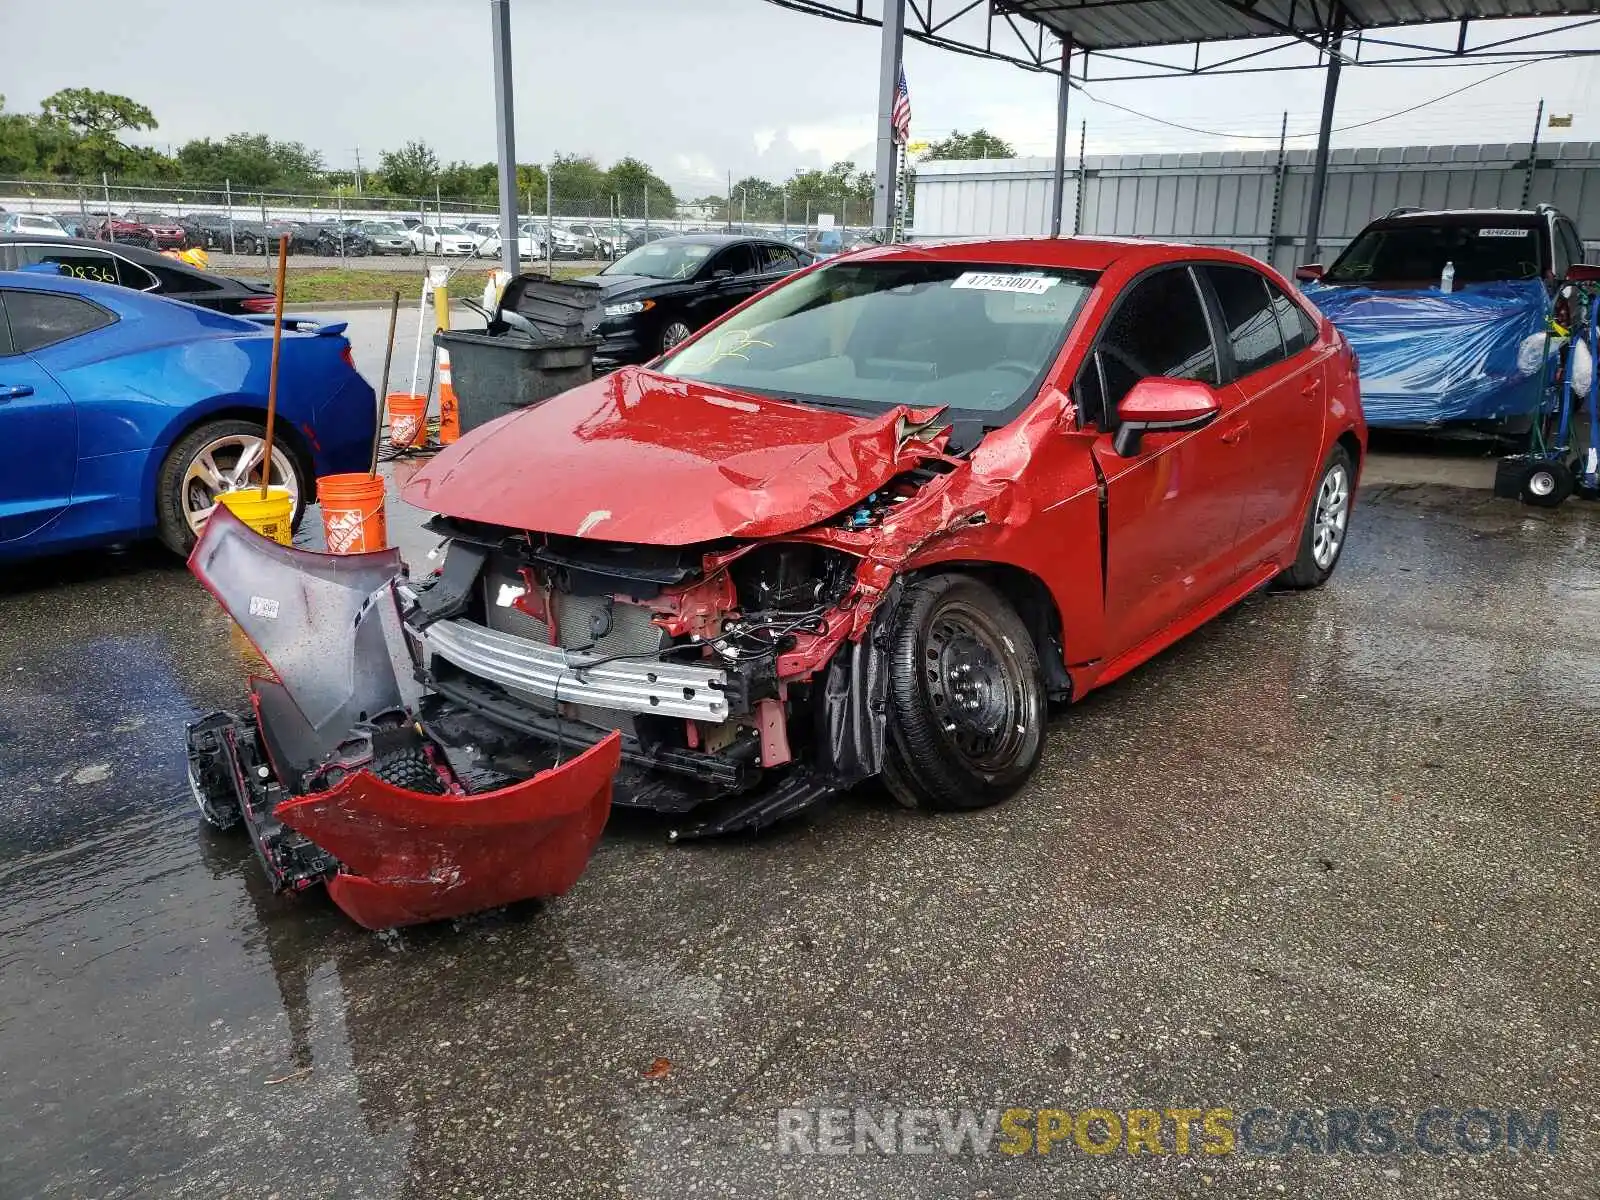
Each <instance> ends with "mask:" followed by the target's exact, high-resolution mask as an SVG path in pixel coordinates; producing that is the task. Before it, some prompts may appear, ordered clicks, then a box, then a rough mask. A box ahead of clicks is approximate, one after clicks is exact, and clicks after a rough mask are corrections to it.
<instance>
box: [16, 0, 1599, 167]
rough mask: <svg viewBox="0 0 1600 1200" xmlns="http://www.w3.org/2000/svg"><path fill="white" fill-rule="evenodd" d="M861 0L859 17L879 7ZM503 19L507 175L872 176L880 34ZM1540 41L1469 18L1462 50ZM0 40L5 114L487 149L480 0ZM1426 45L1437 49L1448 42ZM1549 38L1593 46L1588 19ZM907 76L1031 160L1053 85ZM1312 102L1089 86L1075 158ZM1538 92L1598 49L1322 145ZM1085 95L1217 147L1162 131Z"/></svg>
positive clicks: (1587, 121) (632, 15)
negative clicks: (67, 97)
mask: <svg viewBox="0 0 1600 1200" xmlns="http://www.w3.org/2000/svg"><path fill="white" fill-rule="evenodd" d="M868 2H869V7H870V8H872V9H876V7H877V4H878V3H879V0H868ZM938 5H939V8H940V10H941V11H942V10H945V9H949V8H952V7H953V6H954V0H938ZM511 22H512V38H513V41H514V43H515V54H516V60H515V70H516V127H517V151H518V157H519V158H521V159H522V160H524V161H531V160H544V159H547V158H548V157H549V155H550V154H551V153H552V152H554V151H558V150H559V151H567V152H580V153H588V154H593V155H595V156H596V157H597V158H599V159H600V160H601V162H602V164H608V163H610V162H611V161H613V160H615V159H616V158H619V157H621V156H623V155H628V154H631V155H636V156H637V157H639V158H642V159H644V160H645V161H646V162H649V163H650V164H651V165H653V166H654V167H655V168H656V170H657V171H658V173H659V174H661V175H662V176H663V177H665V178H666V180H667V181H668V182H669V183H671V184H672V185H673V186H674V188H675V189H677V190H679V191H680V192H682V193H688V194H695V195H698V194H701V193H703V192H709V191H717V190H720V187H721V181H723V180H725V178H726V174H727V172H728V171H730V170H731V171H732V172H733V173H734V175H735V177H738V176H741V175H745V174H750V173H756V174H764V175H767V176H769V177H773V178H779V177H783V176H786V175H787V174H788V173H789V172H790V171H791V170H793V169H794V168H797V167H801V168H804V167H812V166H820V165H826V164H827V163H829V162H832V161H835V160H837V159H841V158H852V159H854V160H855V161H856V162H857V164H858V165H859V166H861V167H865V168H870V166H871V159H872V150H871V146H872V139H873V114H874V112H875V106H876V75H877V61H878V46H879V42H878V31H877V30H876V29H873V28H863V27H858V26H849V25H841V24H838V23H835V22H831V21H825V20H820V19H818V18H815V17H808V16H803V15H800V14H797V13H793V12H789V11H786V10H784V9H780V8H777V7H775V6H773V5H771V4H767V3H764V2H763V0H513V3H512V15H511ZM1543 24H1544V25H1548V24H1549V23H1548V22H1546V23H1543ZM1539 27H1542V26H1541V25H1540V24H1538V23H1527V22H1516V23H1512V22H1497V23H1496V22H1486V23H1483V24H1482V25H1480V26H1478V27H1477V28H1478V30H1479V32H1477V33H1476V34H1475V38H1477V39H1479V40H1489V39H1491V38H1497V37H1501V36H1506V37H1509V36H1513V35H1515V34H1517V33H1521V32H1527V31H1528V30H1529V29H1532V28H1539ZM0 29H4V31H5V39H4V40H5V46H6V55H5V59H6V66H5V71H4V73H3V76H0V89H3V90H4V94H5V97H6V106H7V108H8V109H12V110H17V109H23V110H28V109H33V108H36V107H37V105H38V102H39V101H40V100H41V99H42V98H43V97H45V96H47V95H49V94H50V93H51V92H53V91H55V90H57V89H59V88H63V87H74V86H82V87H92V88H100V89H104V90H107V91H113V92H120V93H123V94H126V95H129V96H132V97H134V98H135V99H137V100H139V101H142V102H143V103H145V104H147V105H149V106H150V108H151V109H153V110H154V112H155V115H156V118H157V119H158V120H159V121H160V123H161V125H160V129H159V130H157V131H156V132H155V133H154V134H151V135H149V138H148V140H150V141H152V142H153V143H155V144H157V145H160V146H167V145H171V146H174V147H175V146H177V145H179V144H181V143H182V142H184V141H186V140H188V139H190V138H194V137H205V136H212V137H218V136H222V135H224V134H227V133H231V132H235V131H240V130H243V131H250V132H263V133H268V134H271V135H272V136H274V137H278V138H287V139H292V140H296V141H301V142H305V143H306V144H307V145H309V146H312V147H314V148H316V149H318V150H320V151H322V153H323V156H324V158H325V159H326V161H327V163H328V164H329V165H330V166H335V167H349V166H350V165H352V164H353V163H354V160H355V152H356V149H357V148H358V147H359V149H360V151H361V155H362V162H363V164H364V165H366V166H371V165H373V164H374V163H375V162H376V160H377V156H378V151H379V150H381V149H383V148H385V147H393V146H396V145H398V144H400V143H401V142H404V141H405V140H406V139H408V138H422V139H423V140H425V141H427V142H428V143H430V144H431V145H432V146H433V147H434V148H435V149H436V150H437V151H438V153H439V154H440V156H441V157H442V158H444V159H446V160H449V159H456V158H460V159H467V160H470V161H486V160H488V159H491V158H492V157H493V156H494V108H493V83H492V77H491V68H490V58H489V3H488V0H301V2H299V3H276V4H263V3H232V2H227V0H43V2H40V0H0ZM101 31H103V36H102V35H101ZM1399 36H1402V37H1410V38H1413V39H1416V38H1420V37H1421V36H1422V35H1421V34H1420V33H1419V32H1418V31H1410V32H1409V33H1406V34H1401V35H1399ZM1433 39H1434V40H1435V41H1439V40H1449V41H1451V42H1453V40H1454V32H1453V30H1450V31H1436V32H1435V33H1434V35H1433ZM1564 44H1565V45H1567V46H1585V45H1587V46H1595V45H1600V26H1591V27H1590V28H1588V29H1586V30H1583V31H1582V32H1580V33H1578V34H1573V35H1568V36H1567V38H1566V41H1565V43H1564ZM1232 50H1233V48H1232V47H1225V48H1222V50H1221V51H1219V50H1213V51H1209V52H1208V53H1211V54H1213V55H1217V56H1220V54H1221V52H1222V51H1228V52H1232ZM1097 69H1098V68H1097ZM1501 69H1504V68H1492V67H1454V68H1449V69H1432V70H1409V71H1407V70H1397V69H1374V68H1362V69H1356V70H1348V71H1346V72H1345V75H1344V85H1343V88H1342V90H1341V93H1340V101H1339V107H1338V119H1337V121H1336V124H1338V125H1344V124H1353V123H1357V122H1363V121H1369V120H1372V119H1373V118H1376V117H1381V116H1385V115H1386V114H1389V113H1393V112H1395V111H1397V110H1400V109H1403V108H1406V107H1408V106H1411V105H1415V104H1418V103H1420V102H1422V101H1425V100H1428V99H1430V98H1432V97H1435V96H1438V95H1440V94H1442V93H1444V92H1447V91H1450V90H1451V89H1454V88H1458V87H1461V86H1462V85H1464V84H1468V83H1471V82H1473V81H1474V80H1479V79H1484V78H1485V77H1486V76H1489V75H1491V74H1493V73H1494V71H1496V70H1501ZM906 74H907V77H908V80H909V83H910V87H911V92H912V102H913V126H914V128H913V137H915V138H919V139H920V138H937V137H941V136H943V135H944V134H946V133H947V132H948V131H949V130H951V129H953V128H961V129H971V128H974V127H976V126H980V125H981V126H986V127H987V128H989V129H990V130H992V131H993V132H996V133H998V134H1000V135H1001V136H1003V137H1005V138H1007V139H1008V140H1010V141H1011V142H1013V143H1014V144H1016V145H1017V146H1018V147H1019V148H1020V149H1021V150H1022V151H1023V152H1025V153H1032V154H1048V153H1050V149H1051V141H1052V137H1053V134H1052V130H1053V124H1054V105H1055V91H1054V81H1053V79H1051V78H1049V77H1046V76H1041V75H1035V74H1030V73H1028V72H1024V71H1020V70H1017V69H1016V68H1014V67H1010V66H1006V65H1003V64H998V63H992V62H985V61H981V60H978V59H973V58H969V57H965V56H961V55H956V54H951V53H948V52H944V51H940V50H936V49H932V48H929V47H926V46H922V45H919V44H916V43H914V42H908V43H907V47H906ZM1321 89H1322V79H1321V75H1320V73H1318V72H1316V71H1299V72H1292V73H1282V74H1272V75H1264V76H1255V77H1239V76H1235V77H1230V78H1222V79H1213V80H1205V81H1200V80H1176V81H1166V82H1161V83H1151V82H1142V83H1136V82H1124V83H1109V82H1108V83H1103V84H1094V83H1091V84H1090V86H1089V89H1088V94H1087V95H1085V94H1082V93H1075V94H1074V96H1073V99H1072V105H1073V107H1072V124H1073V131H1074V132H1073V138H1072V145H1073V149H1074V150H1075V149H1076V142H1077V125H1078V121H1079V120H1080V119H1082V120H1086V121H1087V122H1088V127H1089V129H1088V137H1089V147H1090V151H1091V153H1093V152H1112V151H1117V150H1125V151H1138V150H1152V149H1185V150H1201V149H1208V150H1209V149H1219V148H1223V147H1226V146H1228V145H1230V144H1231V145H1257V146H1270V145H1272V143H1273V142H1275V140H1276V135H1277V131H1278V126H1279V121H1280V118H1281V114H1282V113H1283V112H1284V111H1285V110H1287V111H1288V113H1289V128H1290V132H1291V134H1302V135H1309V134H1310V133H1311V132H1312V131H1313V130H1314V129H1315V126H1316V118H1317V109H1318V106H1319V104H1320V99H1321ZM1541 97H1543V98H1544V99H1545V101H1546V103H1547V108H1548V109H1550V110H1552V111H1555V112H1558V113H1567V112H1571V113H1573V114H1574V121H1573V127H1572V128H1571V129H1570V130H1558V131H1550V130H1546V131H1545V134H1544V136H1545V137H1562V138H1572V139H1580V140H1596V141H1600V111H1597V109H1600V59H1594V58H1589V59H1569V60H1566V61H1563V62H1557V63H1548V64H1542V65H1537V66H1531V67H1528V68H1526V69H1523V70H1518V71H1514V72H1512V73H1511V74H1509V75H1506V76H1504V77H1503V78H1499V79H1494V80H1491V81H1489V82H1487V83H1484V84H1483V85H1481V86H1478V87H1475V88H1473V89H1472V90H1470V91H1467V92H1465V93H1463V94H1462V95H1461V96H1459V97H1456V98H1454V99H1451V100H1447V101H1444V102H1443V103H1439V104H1435V105H1432V106H1430V107H1425V108H1422V109H1420V110H1419V111H1417V112H1415V113H1412V114H1410V115H1408V116H1403V117H1399V118H1397V119H1394V120H1389V121H1384V122H1381V123H1378V124H1374V125H1371V126H1369V127H1366V128H1363V129H1360V130H1352V131H1349V132H1346V133H1341V134H1339V135H1338V136H1337V138H1336V142H1337V143H1342V144H1345V145H1394V144H1417V143H1424V142H1455V141H1522V140H1526V138H1527V137H1528V136H1529V134H1530V133H1531V131H1532V127H1533V121H1534V108H1535V105H1536V104H1537V103H1538V101H1539V99H1540V98H1541ZM1102 101H1107V102H1115V103H1117V104H1121V105H1126V106H1127V107H1129V108H1133V109H1137V110H1139V111H1140V112H1142V113H1147V114H1151V115H1153V116H1157V117H1162V118H1165V119H1167V120H1171V121H1177V122H1181V123H1184V124H1188V125H1193V126H1197V127H1200V128H1203V129H1206V130H1210V131H1217V132H1221V133H1225V134H1229V135H1234V136H1232V137H1224V138H1217V137H1210V136H1202V135H1200V134H1195V133H1189V132H1185V131H1181V130H1177V129H1173V128H1170V127H1165V126H1162V125H1159V124H1156V123H1154V122H1152V121H1150V120H1146V119H1144V118H1142V117H1135V116H1132V115H1129V114H1127V113H1124V112H1120V111H1116V110H1114V109H1112V108H1110V107H1108V106H1107V104H1106V103H1102ZM1241 134H1256V135H1261V138H1262V140H1260V141H1256V142H1249V141H1245V140H1242V139H1240V138H1239V137H1238V136H1237V135H1241ZM1308 140H1309V139H1308V138H1307V137H1302V140H1300V141H1299V142H1296V143H1294V144H1298V145H1305V144H1308Z"/></svg>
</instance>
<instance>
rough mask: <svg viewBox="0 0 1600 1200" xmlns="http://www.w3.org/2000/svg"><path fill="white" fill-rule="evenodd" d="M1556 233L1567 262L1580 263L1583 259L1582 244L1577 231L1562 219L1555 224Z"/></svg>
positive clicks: (1570, 223) (1569, 222) (1567, 221)
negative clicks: (1564, 250)
mask: <svg viewBox="0 0 1600 1200" xmlns="http://www.w3.org/2000/svg"><path fill="white" fill-rule="evenodd" d="M1556 233H1557V236H1559V237H1560V238H1561V244H1562V245H1563V246H1564V247H1565V248H1566V251H1567V262H1569V263H1581V262H1582V261H1583V259H1584V255H1583V242H1582V240H1581V239H1580V238H1579V237H1578V230H1577V228H1576V227H1575V226H1574V225H1573V224H1572V222H1571V221H1569V220H1567V219H1566V218H1565V217H1563V218H1562V219H1561V220H1559V221H1557V222H1556Z"/></svg>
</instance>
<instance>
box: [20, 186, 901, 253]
mask: <svg viewBox="0 0 1600 1200" xmlns="http://www.w3.org/2000/svg"><path fill="white" fill-rule="evenodd" d="M519 199H520V200H521V201H522V204H520V205H519V208H521V210H522V211H521V212H519V213H518V215H517V221H516V223H517V226H518V229H519V230H520V236H519V244H520V247H521V249H522V251H523V254H522V257H524V258H542V259H546V260H555V259H562V258H565V259H574V260H591V261H593V260H604V259H608V258H616V257H617V256H619V255H620V254H623V253H625V252H626V251H627V250H629V249H632V248H633V247H635V246H638V245H640V244H642V243H643V242H645V241H648V240H651V238H652V237H656V236H662V235H667V234H677V233H695V232H718V233H720V232H733V233H747V234H758V235H764V236H776V237H780V238H782V239H784V240H786V241H794V242H796V243H800V242H802V241H805V242H807V243H809V244H810V245H811V246H812V247H813V248H817V247H818V246H821V247H822V248H824V249H833V248H839V247H836V246H835V245H834V243H835V242H842V243H844V245H845V247H846V248H847V246H848V245H849V244H852V243H854V242H856V241H859V240H861V239H862V238H865V237H870V236H871V231H870V230H868V229H866V228H865V227H861V228H857V227H855V226H852V225H851V223H850V222H851V219H852V218H855V219H856V220H858V221H859V220H862V219H865V218H866V217H867V215H868V214H867V207H868V206H867V204H866V203H865V202H864V201H861V200H860V199H852V198H851V197H848V196H841V198H840V200H839V202H838V203H830V204H828V206H827V207H828V208H830V209H832V210H833V211H827V212H825V211H821V209H822V207H823V206H822V205H819V204H813V203H811V202H802V201H800V200H799V199H798V198H797V199H795V201H794V203H793V204H792V205H789V204H785V206H784V208H783V210H782V211H781V212H780V214H779V219H777V220H770V219H769V220H756V219H753V217H752V215H751V213H750V212H749V208H748V206H747V205H746V204H745V203H744V197H743V196H741V195H740V194H738V193H737V192H736V193H735V195H734V196H733V197H732V202H731V203H729V202H727V201H723V202H720V203H717V204H711V203H690V204H681V203H680V204H674V205H672V206H671V209H670V212H671V215H664V214H663V213H662V211H661V210H662V203H661V198H660V196H659V195H658V196H657V197H656V198H655V199H654V200H652V199H651V197H650V196H649V194H648V193H647V192H645V193H642V194H640V195H637V196H630V195H623V194H617V195H613V196H610V197H608V198H607V199H606V201H605V202H604V203H600V202H597V201H594V200H586V201H566V200H562V199H561V198H560V197H559V196H556V195H552V194H551V193H550V192H549V191H547V192H546V194H545V195H543V196H541V195H538V194H537V192H536V191H535V192H529V193H528V194H527V195H525V196H522V197H519ZM0 207H3V208H4V209H6V210H8V211H10V212H20V213H29V214H43V215H48V216H51V217H53V218H55V220H57V221H58V222H59V223H60V224H61V226H62V228H63V229H64V230H65V232H67V233H68V234H69V235H71V236H75V237H87V238H93V239H97V240H102V241H121V242H127V243H131V244H135V245H143V246H150V247H152V248H156V249H168V248H181V247H184V246H201V247H204V248H205V249H207V250H213V251H221V252H223V253H233V254H242V255H245V256H260V257H262V258H263V259H267V258H270V257H271V256H272V255H273V254H274V253H275V251H276V247H277V243H278V239H279V238H280V237H282V236H287V237H288V238H289V239H290V250H291V252H292V253H297V254H318V253H322V254H329V253H331V254H334V255H338V256H346V255H355V254H362V255H365V254H369V253H373V254H384V253H394V254H423V255H428V254H446V253H455V252H456V251H455V249H454V243H452V242H451V238H452V237H454V236H455V235H456V234H457V233H458V232H465V233H468V234H471V235H473V237H474V239H475V246H476V247H477V248H478V249H477V252H478V253H479V255H480V256H481V257H483V258H485V259H491V258H496V257H498V256H499V250H498V237H499V222H500V210H499V206H498V205H495V204H488V203H484V202H483V201H481V200H476V199H463V198H460V197H451V196H446V195H442V194H438V193H436V194H434V195H432V196H388V195H377V196H375V195H361V194H356V193H355V192H354V191H353V189H352V190H349V191H346V190H339V191H334V192H286V191H272V190H261V189H254V190H251V189H245V188H234V187H233V186H232V184H231V182H229V181H224V182H223V183H222V184H221V185H210V186H195V185H190V184H161V185H154V184H127V183H117V182H114V181H111V180H109V179H102V180H100V181H98V182H92V181H87V180H38V179H0ZM352 223H360V224H359V225H353V224H352ZM351 228H355V229H356V230H358V231H359V232H362V233H364V234H365V235H366V236H364V237H355V236H353V235H351V234H349V233H347V232H345V231H347V230H349V229H351ZM180 231H181V236H180Z"/></svg>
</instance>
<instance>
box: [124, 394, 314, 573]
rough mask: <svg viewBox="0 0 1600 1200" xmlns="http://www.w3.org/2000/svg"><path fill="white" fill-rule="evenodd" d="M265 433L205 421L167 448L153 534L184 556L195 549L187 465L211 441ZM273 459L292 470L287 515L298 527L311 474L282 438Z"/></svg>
mask: <svg viewBox="0 0 1600 1200" xmlns="http://www.w3.org/2000/svg"><path fill="white" fill-rule="evenodd" d="M265 436H266V426H265V425H264V424H263V423H261V422H259V421H248V420H242V419H239V418H233V417H229V418H225V419H223V420H218V421H205V422H203V423H201V424H199V425H197V426H195V427H194V428H193V429H191V430H190V431H189V432H188V433H186V434H184V436H183V437H181V438H179V439H178V440H177V441H176V442H174V443H173V445H172V448H171V449H170V450H168V451H167V456H166V458H164V459H162V461H161V469H160V470H159V471H158V472H157V473H156V495H155V503H156V536H158V537H159V538H160V539H161V540H162V542H164V543H165V544H166V546H167V548H168V549H169V550H171V551H172V552H173V553H174V554H177V555H180V556H182V557H185V558H187V557H188V555H189V551H191V550H193V549H194V543H195V538H196V535H195V532H194V530H193V529H192V528H190V525H189V517H188V511H187V509H186V507H185V503H184V501H185V496H184V488H185V479H186V477H187V475H188V473H189V468H190V466H192V465H193V464H194V462H195V460H196V458H197V457H198V456H199V455H200V452H201V451H202V450H204V449H205V448H206V447H207V446H209V445H212V444H213V443H216V442H218V441H223V440H225V439H229V438H235V437H240V438H248V437H254V438H264V437H265ZM280 454H281V455H282V459H281V460H280V459H279V455H280ZM273 459H274V461H275V462H277V463H278V464H279V466H280V467H281V466H282V465H283V464H287V465H288V467H289V469H290V470H292V471H293V472H294V477H295V478H294V484H295V505H294V512H293V513H292V514H291V516H290V527H291V528H293V529H298V528H299V527H300V520H301V518H302V517H304V516H305V512H306V504H307V502H308V498H309V493H310V488H311V478H312V473H311V471H310V469H309V467H308V466H307V464H306V463H305V462H303V461H302V460H301V458H300V456H299V454H297V453H296V452H295V450H294V448H293V447H292V446H289V445H286V444H285V443H283V442H281V441H280V442H278V443H277V444H276V445H274V447H273Z"/></svg>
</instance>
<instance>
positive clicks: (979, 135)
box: [924, 129, 1017, 158]
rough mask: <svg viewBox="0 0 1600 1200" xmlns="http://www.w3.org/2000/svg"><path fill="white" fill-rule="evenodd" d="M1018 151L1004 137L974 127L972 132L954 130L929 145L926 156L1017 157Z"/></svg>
mask: <svg viewBox="0 0 1600 1200" xmlns="http://www.w3.org/2000/svg"><path fill="white" fill-rule="evenodd" d="M1016 156H1017V151H1016V148H1015V147H1014V146H1012V144H1011V143H1010V142H1008V141H1006V140H1005V139H1004V138H998V137H996V136H995V135H994V134H992V133H990V132H989V131H988V130H987V129H974V130H973V131H972V132H971V133H962V132H961V131H960V130H959V129H956V130H952V131H951V133H950V136H949V137H947V138H944V139H943V140H942V141H937V142H934V143H933V145H931V146H929V147H928V153H927V154H926V155H924V157H925V158H1015V157H1016Z"/></svg>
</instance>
